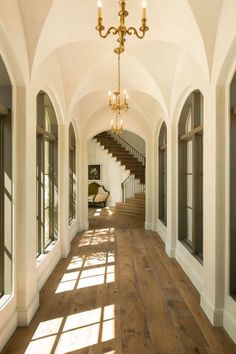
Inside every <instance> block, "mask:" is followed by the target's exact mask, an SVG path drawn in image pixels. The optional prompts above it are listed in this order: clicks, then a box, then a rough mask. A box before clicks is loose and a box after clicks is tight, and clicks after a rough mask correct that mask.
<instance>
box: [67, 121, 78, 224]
mask: <svg viewBox="0 0 236 354" xmlns="http://www.w3.org/2000/svg"><path fill="white" fill-rule="evenodd" d="M76 184H77V183H76V140H75V132H74V127H73V125H72V124H70V126H69V225H71V224H72V223H73V222H74V221H75V220H76V187H77V186H76Z"/></svg>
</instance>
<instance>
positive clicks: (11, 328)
mask: <svg viewBox="0 0 236 354" xmlns="http://www.w3.org/2000/svg"><path fill="white" fill-rule="evenodd" d="M16 328H17V311H16V310H14V311H13V312H12V314H11V316H10V317H9V319H8V321H7V322H6V323H5V324H4V325H3V326H2V327H1V328H0V333H1V336H0V352H1V351H2V349H3V348H4V347H5V345H6V344H7V342H8V341H9V339H10V338H11V336H12V335H13V333H14V332H15V330H16Z"/></svg>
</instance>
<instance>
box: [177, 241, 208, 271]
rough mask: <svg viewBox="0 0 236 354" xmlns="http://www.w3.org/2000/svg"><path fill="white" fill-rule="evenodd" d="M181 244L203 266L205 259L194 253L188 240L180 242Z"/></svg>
mask: <svg viewBox="0 0 236 354" xmlns="http://www.w3.org/2000/svg"><path fill="white" fill-rule="evenodd" d="M179 242H180V243H181V244H182V245H183V246H184V247H185V248H187V250H188V251H189V252H190V253H191V255H192V256H193V257H194V258H195V259H196V260H197V261H198V262H199V263H200V264H201V265H202V266H203V258H202V257H201V256H200V255H199V254H197V253H193V249H192V247H191V246H190V244H189V242H188V241H186V240H179Z"/></svg>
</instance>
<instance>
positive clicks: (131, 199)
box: [94, 132, 145, 218]
mask: <svg viewBox="0 0 236 354" xmlns="http://www.w3.org/2000/svg"><path fill="white" fill-rule="evenodd" d="M94 138H95V139H96V141H97V143H99V144H100V145H102V146H103V147H104V149H105V150H108V153H110V154H112V156H113V157H115V158H116V159H117V161H119V162H120V163H121V165H123V166H125V169H126V170H129V171H130V176H129V177H128V178H127V179H126V180H125V181H123V182H122V190H123V202H121V203H116V210H117V211H120V212H123V213H129V214H135V215H139V216H140V217H142V218H143V217H144V216H145V193H144V189H145V157H144V156H142V155H141V154H140V153H139V152H138V151H136V150H135V149H134V148H133V147H132V146H130V145H129V144H128V143H127V142H126V141H125V140H124V139H122V138H121V137H120V136H112V135H111V134H109V133H108V132H102V133H100V134H98V135H96V136H95V137H94Z"/></svg>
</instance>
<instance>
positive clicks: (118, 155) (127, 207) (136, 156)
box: [88, 131, 146, 221]
mask: <svg viewBox="0 0 236 354" xmlns="http://www.w3.org/2000/svg"><path fill="white" fill-rule="evenodd" d="M145 154H146V153H145V141H144V140H143V139H142V138H141V137H140V136H138V135H136V134H134V133H132V132H130V131H123V132H122V133H121V134H114V133H112V132H111V131H104V132H102V133H100V134H97V135H96V136H95V137H94V138H93V139H91V140H90V141H89V142H88V186H89V191H88V204H89V206H91V207H97V208H98V209H97V210H98V212H97V214H99V213H100V212H101V208H104V207H107V209H109V210H108V212H109V213H110V215H112V212H113V210H112V209H113V208H114V207H115V208H114V210H115V211H118V212H123V213H126V214H128V215H132V216H138V217H139V218H140V219H141V220H142V221H144V218H145V160H146V158H145ZM137 199H138V200H137Z"/></svg>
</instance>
